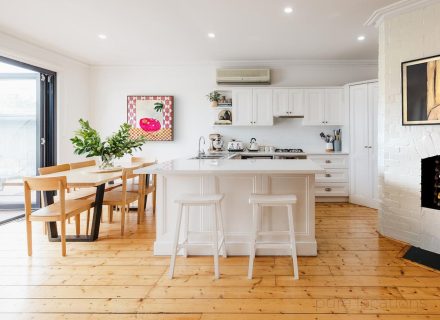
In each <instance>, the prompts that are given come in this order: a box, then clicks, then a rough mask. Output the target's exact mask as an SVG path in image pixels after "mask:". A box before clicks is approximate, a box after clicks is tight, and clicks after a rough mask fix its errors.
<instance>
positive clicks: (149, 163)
mask: <svg viewBox="0 0 440 320" xmlns="http://www.w3.org/2000/svg"><path fill="white" fill-rule="evenodd" d="M135 162H140V163H142V166H143V167H148V166H152V165H153V164H156V163H157V160H154V161H151V160H149V159H146V158H142V157H131V163H135Z"/></svg>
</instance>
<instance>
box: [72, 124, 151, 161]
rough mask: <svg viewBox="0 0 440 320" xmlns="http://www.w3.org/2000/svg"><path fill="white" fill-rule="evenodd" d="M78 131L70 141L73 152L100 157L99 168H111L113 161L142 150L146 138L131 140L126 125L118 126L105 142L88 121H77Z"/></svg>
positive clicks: (128, 127)
mask: <svg viewBox="0 0 440 320" xmlns="http://www.w3.org/2000/svg"><path fill="white" fill-rule="evenodd" d="M79 124H80V129H79V130H77V131H76V132H75V136H74V137H73V138H71V139H70V141H72V144H73V147H74V152H75V154H78V155H85V156H86V157H87V158H89V157H101V160H102V164H101V167H103V168H105V167H111V166H113V160H114V159H119V158H122V157H123V156H124V155H126V154H132V152H133V151H135V150H138V149H139V150H142V148H141V146H142V145H143V144H144V143H145V142H146V138H145V137H143V136H141V137H137V138H132V137H131V135H130V128H131V126H130V125H129V124H128V123H123V124H121V125H120V127H119V130H118V131H117V132H115V133H113V134H112V135H111V136H110V137H108V138H106V139H105V140H102V139H101V136H100V134H99V133H98V131H96V130H95V129H93V128H92V127H91V126H90V124H89V122H88V121H85V120H83V119H80V120H79Z"/></svg>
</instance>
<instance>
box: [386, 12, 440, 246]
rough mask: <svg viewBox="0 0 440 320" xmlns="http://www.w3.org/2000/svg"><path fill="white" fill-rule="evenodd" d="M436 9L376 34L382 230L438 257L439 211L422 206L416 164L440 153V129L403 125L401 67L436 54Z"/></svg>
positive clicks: (439, 35)
mask: <svg viewBox="0 0 440 320" xmlns="http://www.w3.org/2000/svg"><path fill="white" fill-rule="evenodd" d="M439 17H440V4H436V5H431V6H429V7H425V8H422V9H418V10H415V11H413V12H410V13H405V14H402V15H400V16H395V17H391V18H388V19H385V20H384V22H383V23H382V24H381V26H380V29H379V84H380V99H379V104H380V105H379V184H380V186H379V192H380V196H381V206H380V210H379V226H380V231H381V232H382V233H383V234H384V235H386V236H390V237H393V238H396V239H400V240H402V241H406V242H409V243H411V244H413V245H416V246H420V247H422V248H424V249H426V250H430V251H434V252H437V253H440V211H437V210H426V209H423V210H422V208H421V205H420V160H421V159H422V158H425V157H427V156H432V155H437V154H440V126H406V127H404V126H402V105H401V79H400V77H401V63H402V62H403V61H408V60H413V59H418V58H423V57H429V56H434V55H440V18H439Z"/></svg>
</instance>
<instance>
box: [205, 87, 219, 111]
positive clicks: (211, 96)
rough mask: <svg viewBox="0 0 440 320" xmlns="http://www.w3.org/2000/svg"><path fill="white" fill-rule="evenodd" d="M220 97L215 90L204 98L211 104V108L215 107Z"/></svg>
mask: <svg viewBox="0 0 440 320" xmlns="http://www.w3.org/2000/svg"><path fill="white" fill-rule="evenodd" d="M220 97H221V94H220V92H218V91H215V90H214V91H212V92H210V93H209V94H207V95H206V98H208V100H209V101H210V102H211V107H213V108H215V107H217V105H218V101H219V100H220Z"/></svg>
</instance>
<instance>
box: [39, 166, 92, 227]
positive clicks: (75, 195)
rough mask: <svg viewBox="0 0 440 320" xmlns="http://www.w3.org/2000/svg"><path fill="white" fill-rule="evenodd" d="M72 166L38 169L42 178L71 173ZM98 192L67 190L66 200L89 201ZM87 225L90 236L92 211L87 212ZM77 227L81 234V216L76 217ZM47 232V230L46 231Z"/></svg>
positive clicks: (55, 199)
mask: <svg viewBox="0 0 440 320" xmlns="http://www.w3.org/2000/svg"><path fill="white" fill-rule="evenodd" d="M71 167H72V165H71V164H67V163H65V164H59V165H55V166H50V167H42V168H39V169H38V173H39V174H40V175H41V176H44V175H48V174H52V173H58V172H63V171H69V170H70V169H71ZM95 193H96V191H95V189H94V188H87V190H86V189H81V190H76V191H72V190H70V189H67V193H66V199H67V200H81V199H88V198H91V197H93V196H94V195H95ZM54 201H59V196H55V197H54ZM45 205H46V206H47V203H45ZM87 217H88V218H87V225H86V234H88V230H89V224H90V209H89V210H87ZM68 222H69V223H70V217H69V218H68ZM75 227H76V230H77V232H78V233H79V232H80V229H81V219H80V217H79V216H76V217H75ZM44 230H45V231H46V228H45V229H44Z"/></svg>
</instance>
